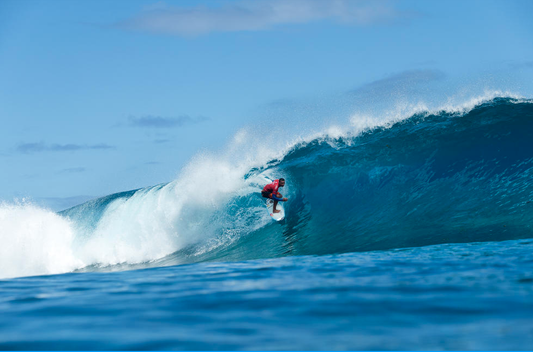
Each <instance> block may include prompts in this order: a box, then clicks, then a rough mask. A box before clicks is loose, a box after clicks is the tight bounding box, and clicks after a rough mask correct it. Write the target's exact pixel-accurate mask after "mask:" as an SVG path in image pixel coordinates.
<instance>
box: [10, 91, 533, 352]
mask: <svg viewBox="0 0 533 352" xmlns="http://www.w3.org/2000/svg"><path fill="white" fill-rule="evenodd" d="M356 122H357V121H356ZM358 122H361V120H358ZM357 126H358V127H357ZM357 126H356V127H357V128H356V127H353V126H352V127H353V128H351V129H350V128H347V129H344V130H342V131H338V130H335V131H333V130H327V131H323V132H322V133H317V134H315V135H312V136H309V137H306V138H301V139H297V140H294V141H292V142H290V143H287V145H286V146H283V148H282V150H281V151H279V152H278V153H277V154H275V155H274V154H268V153H267V152H263V151H262V149H261V148H256V149H254V150H253V155H254V157H253V158H252V157H250V158H246V157H243V156H242V155H246V154H243V149H246V148H245V147H244V146H243V145H242V144H239V143H240V141H241V140H242V139H245V138H244V136H243V135H241V134H237V135H236V136H235V141H234V142H235V143H234V145H233V146H230V147H229V148H228V150H227V151H226V152H224V154H219V155H216V154H208V153H205V154H199V155H197V156H196V157H194V158H193V160H191V162H190V163H189V164H188V165H187V166H185V167H184V168H183V170H182V171H181V173H180V175H179V176H178V178H177V179H176V180H174V181H172V182H169V183H166V184H160V185H156V186H151V187H147V188H142V189H138V190H132V191H128V192H122V193H117V194H112V195H108V196H106V197H103V198H98V199H94V200H91V201H89V202H86V203H84V204H81V205H78V206H75V207H73V208H70V209H67V210H64V211H62V212H59V213H55V212H53V211H50V210H47V209H44V208H42V207H39V206H37V205H33V204H31V203H30V202H26V203H24V202H22V203H20V204H3V205H1V206H0V227H1V228H0V238H1V240H2V248H1V249H0V278H1V279H0V312H1V314H0V349H1V350H21V349H26V350H28V349H30V350H34V349H38V350H43V349H44V350H86V349H90V350H123V349H128V350H167V349H179V350H228V349H229V350H258V349H259V350H302V349H304V350H391V349H392V350H479V349H482V350H531V349H533V254H532V251H533V227H532V224H533V101H531V100H528V99H523V98H516V97H509V96H497V97H491V98H489V99H478V100H476V101H474V102H472V103H470V104H465V105H462V106H454V107H448V108H443V109H432V110H427V109H426V110H425V109H415V110H414V111H413V112H412V113H411V114H409V115H408V116H403V117H401V118H400V117H396V118H384V119H382V120H380V121H370V122H369V121H366V122H364V123H359V124H357ZM361 126H362V127H361ZM235 155H241V157H239V158H236V157H235ZM280 177H283V178H285V179H286V180H287V185H286V186H285V187H284V189H283V190H282V191H281V192H282V193H283V195H284V196H285V197H288V198H289V201H288V202H286V203H285V211H286V214H287V215H286V218H285V220H283V221H281V222H274V221H272V220H271V218H270V216H269V214H268V213H267V211H266V207H265V204H264V199H262V198H261V196H260V190H261V188H262V187H263V186H264V185H265V184H267V183H268V182H269V181H270V180H273V179H276V178H280Z"/></svg>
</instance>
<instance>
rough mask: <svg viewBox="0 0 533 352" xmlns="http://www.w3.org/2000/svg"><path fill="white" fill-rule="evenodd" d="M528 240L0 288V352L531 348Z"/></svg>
mask: <svg viewBox="0 0 533 352" xmlns="http://www.w3.org/2000/svg"><path fill="white" fill-rule="evenodd" d="M532 250H533V240H529V239H521V240H512V241H501V242H484V243H483V242H477V243H464V244H440V245H433V246H426V247H418V248H407V249H393V250H386V251H370V252H359V253H347V254H338V255H324V256H292V257H283V258H273V259H260V260H250V261H239V262H204V263H197V264H189V265H178V266H170V267H158V268H149V269H142V270H131V271H121V272H79V273H68V274H62V275H54V276H38V277H25V278H16V279H6V280H2V281H0V312H1V314H0V349H2V350H8V349H10V350H11V349H12V350H18V349H45V350H61V349H72V350H79V349H82V350H85V349H90V350H100V349H104V350H117V349H137V350H139V349H140V350H161V349H165V350H167V349H180V350H213V349H217V350H220V349H230V350H250V349H264V350H293V349H305V350H344V349H352V350H358V349H365V350H373V349H380V350H384V349H395V350H404V349H417V350H430V349H431V350H432V349H446V350H471V349H476V350H478V349H481V350H531V349H533V256H532V255H531V253H532Z"/></svg>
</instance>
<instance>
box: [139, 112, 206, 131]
mask: <svg viewBox="0 0 533 352" xmlns="http://www.w3.org/2000/svg"><path fill="white" fill-rule="evenodd" d="M207 120H209V118H207V117H205V116H198V117H191V116H189V115H181V116H179V117H161V116H143V117H134V116H130V117H129V118H128V125H129V126H130V127H142V128H175V127H183V126H185V125H192V124H196V123H200V122H204V121H207Z"/></svg>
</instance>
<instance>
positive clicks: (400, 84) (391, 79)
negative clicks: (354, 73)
mask: <svg viewBox="0 0 533 352" xmlns="http://www.w3.org/2000/svg"><path fill="white" fill-rule="evenodd" d="M444 77H446V74H445V73H444V72H442V71H440V70H436V69H419V70H407V71H403V72H400V73H396V74H393V75H390V76H388V77H385V78H382V79H378V80H376V81H373V82H370V83H367V84H364V85H362V86H361V87H359V88H356V89H353V90H351V91H350V93H351V94H355V95H383V94H390V93H392V92H399V91H409V90H411V89H413V88H414V87H415V86H417V85H420V84H423V83H429V82H433V81H438V80H441V79H443V78H444Z"/></svg>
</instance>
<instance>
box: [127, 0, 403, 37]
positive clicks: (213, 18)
mask: <svg viewBox="0 0 533 352" xmlns="http://www.w3.org/2000/svg"><path fill="white" fill-rule="evenodd" d="M412 15H413V13H407V12H403V11H400V10H398V9H395V8H394V7H393V6H392V5H391V3H390V2H389V1H386V0H373V1H368V0H256V1H236V2H228V3H226V4H224V5H223V6H220V7H207V6H197V7H175V6H168V5H165V4H163V3H157V6H154V7H152V8H149V9H145V11H143V12H142V13H141V14H140V15H138V16H136V17H134V18H131V19H129V20H126V21H123V22H120V23H118V24H117V26H118V27H120V28H124V29H131V30H139V31H148V32H154V33H164V34H171V35H180V36H197V35H202V34H207V33H211V32H232V31H259V30H267V29H271V28H273V27H274V26H276V25H282V24H302V23H308V22H313V21H320V20H334V21H336V22H340V23H345V24H353V25H372V24H379V23H390V22H393V21H396V20H398V19H400V18H406V17H412Z"/></svg>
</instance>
